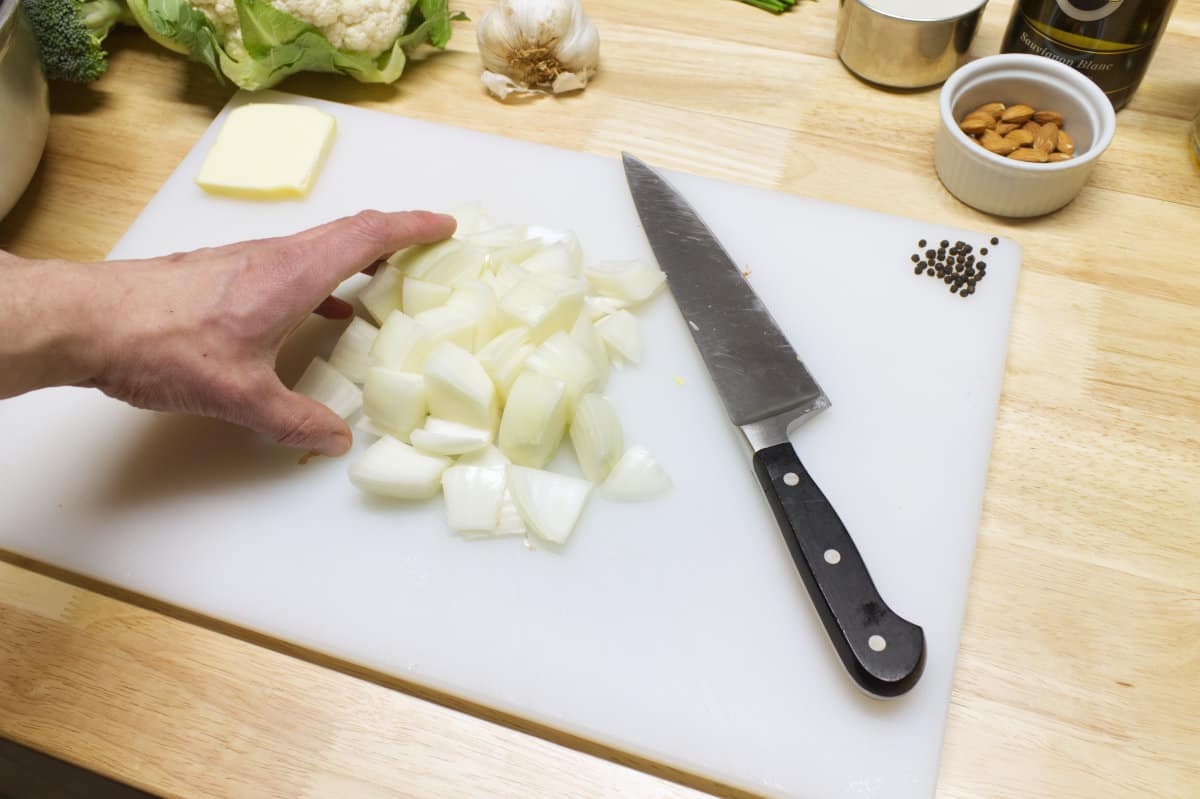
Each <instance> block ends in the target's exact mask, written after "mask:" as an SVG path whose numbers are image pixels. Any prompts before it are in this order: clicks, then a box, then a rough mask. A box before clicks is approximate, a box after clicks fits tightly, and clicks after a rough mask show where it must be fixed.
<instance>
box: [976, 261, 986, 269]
mask: <svg viewBox="0 0 1200 799" xmlns="http://www.w3.org/2000/svg"><path fill="white" fill-rule="evenodd" d="M975 266H976V267H978V268H979V269H987V261H980V262H979V263H977V264H975Z"/></svg>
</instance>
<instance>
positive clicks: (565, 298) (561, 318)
mask: <svg viewBox="0 0 1200 799" xmlns="http://www.w3.org/2000/svg"><path fill="white" fill-rule="evenodd" d="M585 293H587V283H586V282H585V281H583V280H580V279H578V278H573V277H564V276H562V275H534V274H531V275H529V276H528V277H526V278H524V279H522V280H521V281H520V282H519V283H517V284H516V285H515V286H513V287H512V289H510V290H509V291H508V292H507V293H506V294H504V295H503V296H502V297H501V299H500V326H501V328H508V327H522V326H523V327H528V328H529V337H530V338H531V339H532V340H533V341H534V343H541V342H542V341H545V340H546V339H547V338H549V337H550V336H551V335H553V334H554V333H556V332H558V331H560V330H567V329H569V328H570V327H571V325H572V324H574V322H575V319H576V318H577V317H578V316H579V312H580V311H581V310H582V309H583V295H584V294H585Z"/></svg>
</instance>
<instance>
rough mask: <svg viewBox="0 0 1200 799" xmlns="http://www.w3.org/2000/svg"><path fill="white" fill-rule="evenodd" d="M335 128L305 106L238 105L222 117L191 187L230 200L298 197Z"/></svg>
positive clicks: (308, 183) (312, 176) (314, 173)
mask: <svg viewBox="0 0 1200 799" xmlns="http://www.w3.org/2000/svg"><path fill="white" fill-rule="evenodd" d="M336 128H337V124H336V122H335V121H334V118H333V117H332V116H330V115H329V114H326V113H324V112H322V111H318V110H317V109H315V108H308V107H307V106H302V105H282V104H278V103H251V104H248V105H243V106H239V107H238V108H235V109H233V110H232V111H230V112H229V116H227V117H226V118H225V124H224V125H222V126H221V130H220V131H219V132H218V133H217V140H216V141H215V142H214V143H213V146H212V149H211V150H209V151H208V156H207V157H206V158H205V159H204V164H203V165H202V166H201V167H200V172H199V174H198V175H196V183H198V184H200V187H201V188H203V189H204V190H205V191H207V192H210V193H212V194H225V195H231V196H234V197H248V198H251V199H258V200H273V199H280V198H284V197H304V196H305V195H307V194H308V192H309V190H310V189H311V188H312V185H313V182H314V181H315V180H316V177H317V173H318V172H319V171H320V168H321V163H322V162H323V161H324V160H325V154H326V153H327V152H329V145H330V144H331V143H332V142H333V134H334V131H335V130H336Z"/></svg>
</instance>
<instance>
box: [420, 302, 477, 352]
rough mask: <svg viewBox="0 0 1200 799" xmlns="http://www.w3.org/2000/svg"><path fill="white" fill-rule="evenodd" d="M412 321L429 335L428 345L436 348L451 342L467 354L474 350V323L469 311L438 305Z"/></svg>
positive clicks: (422, 312) (474, 320) (467, 309)
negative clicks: (442, 343) (445, 342)
mask: <svg viewBox="0 0 1200 799" xmlns="http://www.w3.org/2000/svg"><path fill="white" fill-rule="evenodd" d="M413 321H414V322H416V323H417V324H418V325H420V326H421V327H422V328H424V329H425V330H426V331H428V333H429V341H430V344H431V345H432V346H434V347H436V346H437V345H438V344H440V343H441V342H443V341H451V342H453V343H455V344H457V345H458V346H460V347H462V348H463V349H464V350H466V351H467V352H470V351H471V350H473V349H475V323H476V319H475V317H474V316H472V314H471V309H469V308H463V307H457V308H456V307H451V306H450V305H439V306H438V307H437V308H430V309H429V310H427V311H421V313H419V314H417V315H416V316H414V317H413Z"/></svg>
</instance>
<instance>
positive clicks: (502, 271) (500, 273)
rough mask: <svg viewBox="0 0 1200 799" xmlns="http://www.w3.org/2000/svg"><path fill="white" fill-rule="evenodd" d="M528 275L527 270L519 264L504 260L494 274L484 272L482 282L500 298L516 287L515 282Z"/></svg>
mask: <svg viewBox="0 0 1200 799" xmlns="http://www.w3.org/2000/svg"><path fill="white" fill-rule="evenodd" d="M527 277H529V270H528V269H526V268H525V267H523V266H521V265H520V264H515V263H510V262H505V263H503V264H501V265H500V266H499V268H498V269H496V272H495V274H487V273H485V274H484V276H483V282H484V283H486V284H487V285H489V286H491V288H492V291H494V292H495V293H496V296H497V297H499V298H500V299H504V297H505V296H506V295H507V294H508V293H509V292H510V291H512V290H513V289H514V288H516V286H517V284H518V283H520V282H521V281H522V280H524V279H525V278H527Z"/></svg>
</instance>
